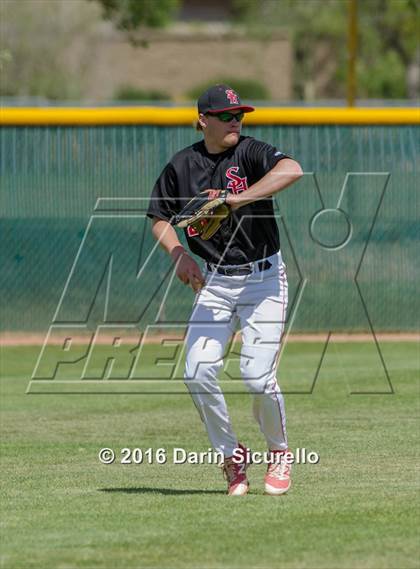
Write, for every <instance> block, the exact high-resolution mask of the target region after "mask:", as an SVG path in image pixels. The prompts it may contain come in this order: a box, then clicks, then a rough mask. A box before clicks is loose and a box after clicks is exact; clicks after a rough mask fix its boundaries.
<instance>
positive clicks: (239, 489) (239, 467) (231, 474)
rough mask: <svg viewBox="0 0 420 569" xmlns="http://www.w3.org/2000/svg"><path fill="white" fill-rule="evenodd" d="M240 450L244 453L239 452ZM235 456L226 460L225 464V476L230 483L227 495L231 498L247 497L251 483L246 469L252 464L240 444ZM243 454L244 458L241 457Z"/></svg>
mask: <svg viewBox="0 0 420 569" xmlns="http://www.w3.org/2000/svg"><path fill="white" fill-rule="evenodd" d="M238 449H240V450H241V451H242V453H239V452H238ZM238 449H236V452H235V454H234V456H230V457H228V458H225V462H224V463H223V467H222V468H223V475H224V476H225V478H226V480H227V483H228V490H227V493H228V494H229V496H245V494H246V493H247V492H248V490H249V482H248V478H247V477H246V469H247V468H248V467H249V465H250V464H251V462H248V461H247V456H246V454H247V449H246V448H245V447H244V446H243V445H241V444H240V443H239V446H238ZM240 454H242V457H241V456H240Z"/></svg>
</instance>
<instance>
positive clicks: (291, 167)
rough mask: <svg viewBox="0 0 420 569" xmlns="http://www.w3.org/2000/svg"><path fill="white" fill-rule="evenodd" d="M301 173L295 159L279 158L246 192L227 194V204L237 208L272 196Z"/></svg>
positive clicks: (297, 178)
mask: <svg viewBox="0 0 420 569" xmlns="http://www.w3.org/2000/svg"><path fill="white" fill-rule="evenodd" d="M302 175H303V172H302V168H301V167H300V165H299V164H298V162H296V161H295V160H291V159H290V158H285V159H284V160H281V161H280V162H279V163H278V164H277V165H276V166H275V167H274V168H273V169H272V170H270V172H268V173H267V174H266V175H265V176H264V177H263V178H261V180H259V181H258V182H257V183H255V184H253V185H252V186H250V187H249V188H248V190H247V191H246V192H242V193H240V194H232V195H231V196H229V199H228V204H229V205H230V206H231V207H232V209H237V208H239V207H242V206H244V205H247V204H249V203H252V202H255V201H258V200H262V199H265V198H268V197H270V196H273V195H274V194H276V193H278V192H280V191H281V190H284V189H285V188H287V187H288V186H290V185H291V184H293V182H296V181H297V180H299V178H301V176H302Z"/></svg>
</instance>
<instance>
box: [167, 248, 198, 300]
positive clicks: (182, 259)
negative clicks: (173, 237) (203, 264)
mask: <svg viewBox="0 0 420 569" xmlns="http://www.w3.org/2000/svg"><path fill="white" fill-rule="evenodd" d="M171 256H172V258H173V259H174V261H175V262H176V276H177V277H178V278H179V280H180V281H182V282H183V283H184V284H186V285H191V288H192V289H193V291H194V292H199V291H200V290H201V288H202V287H203V285H204V277H203V275H202V273H201V270H200V267H199V266H198V265H197V263H196V262H195V261H194V259H193V258H192V257H190V256H189V255H188V253H187V252H186V251H185V249H183V248H182V247H176V250H175V251H173V252H172V254H171Z"/></svg>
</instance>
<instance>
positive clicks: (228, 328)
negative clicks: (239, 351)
mask: <svg viewBox="0 0 420 569" xmlns="http://www.w3.org/2000/svg"><path fill="white" fill-rule="evenodd" d="M225 285H227V283H225ZM219 293H220V294H219ZM230 293H231V291H230V289H229V287H227V286H224V285H222V283H221V284H220V286H217V285H212V286H206V287H204V288H203V289H202V291H201V293H200V295H199V297H198V301H197V304H196V306H195V308H194V310H193V313H192V316H191V319H190V322H189V327H188V332H187V338H186V349H187V354H186V366H185V384H186V386H187V388H188V390H189V392H190V394H191V397H192V398H193V400H194V403H195V406H196V407H197V410H198V411H199V413H200V416H201V419H202V420H203V422H204V424H205V427H206V429H207V433H208V436H209V439H210V441H211V444H212V446H213V447H214V448H215V449H216V450H217V451H219V452H221V453H223V455H224V465H223V471H224V474H225V476H226V479H227V482H228V494H229V495H232V496H243V495H244V494H246V493H247V491H248V487H249V483H248V480H247V477H246V467H247V463H246V459H245V452H243V451H245V448H244V447H242V445H240V443H239V442H238V440H237V437H236V435H235V433H234V431H233V429H232V425H231V421H230V418H229V414H228V410H227V406H226V401H225V398H224V396H223V393H222V390H221V389H220V386H219V385H218V382H217V375H218V373H219V372H220V370H221V369H222V367H223V354H224V351H225V346H226V344H227V342H228V340H229V338H230V336H231V335H232V333H233V330H234V323H235V317H234V316H233V313H234V306H235V303H234V299H232V297H230ZM235 449H236V453H235V454H237V453H238V449H239V450H241V449H242V451H241V452H243V459H242V461H240V462H238V461H237V460H234V459H233V457H232V455H233V454H234V451H235Z"/></svg>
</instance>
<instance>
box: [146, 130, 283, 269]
mask: <svg viewBox="0 0 420 569" xmlns="http://www.w3.org/2000/svg"><path fill="white" fill-rule="evenodd" d="M283 158H288V156H287V155H286V154H283V153H282V152H280V151H278V150H277V149H276V148H274V147H273V146H271V145H270V144H266V143H265V142H261V141H259V140H255V139H254V138H252V137H249V136H241V137H240V139H239V142H238V144H237V145H236V146H234V147H232V148H229V149H227V150H225V151H224V152H221V153H219V154H209V153H208V152H207V150H206V147H205V145H204V141H201V142H197V143H195V144H193V145H192V146H189V147H187V148H185V149H184V150H181V151H180V152H178V153H177V154H175V156H173V158H172V159H171V161H170V162H169V163H168V164H167V166H166V167H165V168H164V170H163V172H162V173H161V175H160V176H159V178H158V180H157V181H156V184H155V187H154V188H153V192H152V199H151V200H150V204H149V208H148V211H147V215H148V216H149V217H158V218H160V219H164V220H166V221H170V220H171V218H172V217H173V216H174V215H175V214H176V213H178V212H179V211H180V210H181V209H182V207H183V206H184V205H185V204H186V203H187V201H188V199H191V198H192V197H194V196H196V195H197V194H199V193H200V192H202V191H203V190H207V189H209V188H213V189H226V190H229V191H231V192H233V193H235V194H238V193H240V192H244V191H246V190H247V189H248V187H250V186H252V185H253V184H255V183H256V182H258V180H260V179H261V178H262V177H263V176H264V175H265V174H267V172H269V171H270V170H271V169H272V168H274V166H275V165H276V164H277V162H279V160H282V159H283ZM185 234H186V237H187V240H188V245H189V247H190V249H191V251H192V252H193V253H195V254H197V255H199V256H200V257H202V258H203V259H204V260H206V261H209V262H211V263H219V262H221V264H222V265H241V264H244V263H248V262H251V261H256V260H258V259H263V258H265V257H269V256H270V255H273V254H274V253H276V252H277V251H278V250H279V248H280V240H279V231H278V227H277V223H276V220H275V219H274V211H273V199H272V197H269V198H266V199H263V200H258V201H256V202H253V203H250V204H248V205H244V206H242V207H240V208H239V209H237V210H235V211H234V212H232V215H230V216H229V217H228V218H227V220H225V221H224V222H223V224H222V226H221V228H220V229H219V230H218V231H217V232H216V233H215V235H214V236H213V237H212V238H211V239H209V240H208V241H204V240H203V239H201V238H200V237H199V235H198V234H197V233H196V232H195V231H194V229H193V228H192V227H187V228H186V229H185Z"/></svg>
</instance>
